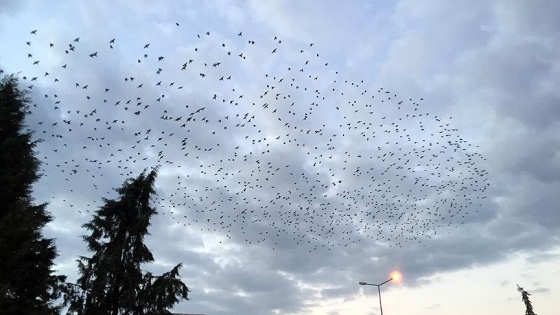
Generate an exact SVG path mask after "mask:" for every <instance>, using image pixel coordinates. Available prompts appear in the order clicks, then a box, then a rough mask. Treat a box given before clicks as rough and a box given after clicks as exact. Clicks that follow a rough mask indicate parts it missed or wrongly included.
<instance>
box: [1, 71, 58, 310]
mask: <svg viewBox="0 0 560 315" xmlns="http://www.w3.org/2000/svg"><path fill="white" fill-rule="evenodd" d="M29 102H30V100H29V99H28V98H27V96H26V91H24V90H23V91H22V90H20V89H19V88H18V80H17V78H16V77H15V76H13V75H11V76H5V77H4V78H2V80H1V81H0V310H2V314H58V313H59V311H60V308H59V306H58V305H56V303H55V301H56V299H57V298H58V297H60V292H61V291H60V289H61V285H62V282H63V281H64V277H62V276H55V275H53V265H54V259H55V257H56V256H57V253H56V247H55V244H54V241H53V240H52V239H48V238H44V237H43V234H42V229H43V227H44V226H45V225H46V224H47V223H48V222H50V221H51V220H52V217H51V215H50V214H49V213H48V212H47V211H46V209H45V208H46V204H39V205H35V204H34V203H33V198H32V197H31V193H32V185H33V183H35V182H36V181H37V180H38V179H39V174H38V169H39V160H38V159H37V158H36V157H35V153H34V151H33V150H34V148H35V146H36V144H37V142H35V141H33V140H32V132H31V131H28V130H24V129H25V128H26V127H25V122H24V120H25V116H26V113H27V110H28V104H29Z"/></svg>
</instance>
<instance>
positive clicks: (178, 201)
mask: <svg viewBox="0 0 560 315" xmlns="http://www.w3.org/2000/svg"><path fill="white" fill-rule="evenodd" d="M175 27H177V28H179V29H180V25H179V24H178V23H177V24H176V25H175ZM23 42H25V44H23V43H22V45H21V46H22V49H24V51H25V54H26V57H25V56H22V59H26V64H27V66H26V68H25V69H26V70H25V71H22V73H20V74H19V77H20V83H21V84H22V87H23V88H25V89H28V90H29V91H31V92H32V94H31V95H32V98H33V104H32V105H31V106H30V108H29V117H28V126H29V128H30V129H32V130H34V131H35V136H36V138H37V139H39V138H40V139H41V140H42V141H41V142H40V143H38V147H37V151H38V157H39V159H40V160H41V161H42V167H43V171H42V172H43V174H44V175H43V178H42V180H41V182H42V183H44V184H45V185H47V187H50V188H49V189H50V190H51V191H52V196H53V198H56V200H57V202H51V205H50V207H51V209H50V211H51V212H53V213H54V214H55V216H63V215H65V214H64V213H66V212H67V211H72V212H74V211H75V212H79V213H81V215H82V216H89V215H91V213H92V212H93V211H94V210H96V208H98V207H99V206H100V205H101V203H102V198H101V197H107V194H110V188H113V187H118V186H119V185H120V184H122V182H123V181H124V179H126V178H130V177H135V176H136V175H138V174H139V173H140V172H141V171H142V170H143V169H145V168H150V167H153V166H156V165H160V176H159V177H158V181H157V186H158V195H157V197H156V198H154V202H155V206H156V208H157V209H158V211H159V213H160V214H161V215H164V216H168V218H169V220H171V222H172V224H173V227H175V228H177V229H184V228H188V229H200V230H201V231H203V232H216V233H220V235H224V236H226V237H228V238H234V239H236V240H241V241H244V242H247V243H251V244H254V243H261V242H266V243H267V244H270V245H271V246H273V247H280V246H292V245H294V243H295V244H302V245H307V246H309V247H310V248H309V249H310V250H316V249H319V248H328V249H329V250H330V249H331V248H333V247H339V246H348V245H350V244H353V243H356V242H359V241H361V240H363V239H373V240H374V241H376V242H379V243H380V244H388V245H389V246H402V245H403V244H404V243H406V242H411V241H413V242H422V240H424V239H426V238H430V237H434V236H437V235H438V231H440V230H443V229H449V228H453V227H457V226H459V225H461V224H463V223H464V222H465V220H466V218H467V217H468V216H469V215H474V214H475V213H476V212H478V211H479V210H482V209H483V203H484V199H485V198H486V195H485V193H486V190H487V188H488V186H489V183H488V173H487V172H486V171H485V170H484V169H483V168H481V167H480V163H481V161H483V160H484V158H483V157H482V156H481V155H480V154H479V153H477V152H476V148H475V146H473V145H471V144H470V143H469V142H468V141H466V140H465V139H463V138H462V137H461V135H460V134H459V131H458V130H457V129H454V128H453V125H452V124H451V121H452V118H443V117H439V116H437V115H435V114H432V113H430V112H428V111H427V110H425V109H423V106H422V105H421V101H423V99H419V100H414V99H411V98H406V97H401V96H399V95H397V94H396V93H393V92H391V91H389V90H386V89H384V88H381V87H379V88H372V87H371V85H368V84H367V83H365V82H363V81H362V80H358V81H355V80H354V81H352V80H350V79H348V78H345V77H344V75H343V74H342V73H339V72H338V71H336V69H334V68H333V66H331V65H329V63H328V61H325V60H323V59H322V57H321V55H320V54H319V53H318V51H317V45H314V44H313V43H309V44H304V45H303V44H302V45H301V47H298V48H294V47H296V46H297V43H292V42H290V43H283V42H282V40H281V39H279V38H277V37H271V38H270V39H267V40H262V43H261V42H260V41H257V40H255V39H252V38H249V37H248V36H247V35H246V34H245V33H243V32H239V33H235V34H232V36H229V37H228V36H226V35H223V34H217V35H214V32H205V33H201V34H191V35H190V37H188V39H186V40H184V42H182V43H181V42H179V43H178V44H177V45H178V47H175V48H174V49H169V47H167V45H165V44H164V43H156V42H153V43H148V42H144V43H133V44H131V43H130V42H129V41H124V40H123V44H121V41H120V40H119V38H112V37H108V38H107V40H106V43H105V44H104V45H101V46H99V45H98V44H96V43H95V41H94V40H93V39H92V38H89V37H88V38H80V37H75V38H68V39H65V40H61V39H58V40H57V41H53V42H50V41H49V35H47V34H42V33H41V31H40V30H33V31H31V33H30V34H29V35H28V38H27V39H25V40H23ZM124 42H126V44H125V43H124ZM166 52H167V53H166ZM55 208H56V209H55ZM440 234H441V232H440Z"/></svg>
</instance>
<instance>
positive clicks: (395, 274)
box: [391, 271, 402, 282]
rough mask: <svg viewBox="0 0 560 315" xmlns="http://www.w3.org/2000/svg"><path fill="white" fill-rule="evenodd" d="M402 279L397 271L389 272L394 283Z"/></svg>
mask: <svg viewBox="0 0 560 315" xmlns="http://www.w3.org/2000/svg"><path fill="white" fill-rule="evenodd" d="M401 279H402V274H401V273H400V272H398V271H393V272H391V280H393V281H395V282H400V281H401Z"/></svg>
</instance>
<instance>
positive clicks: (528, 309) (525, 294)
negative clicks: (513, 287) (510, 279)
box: [517, 284, 537, 315]
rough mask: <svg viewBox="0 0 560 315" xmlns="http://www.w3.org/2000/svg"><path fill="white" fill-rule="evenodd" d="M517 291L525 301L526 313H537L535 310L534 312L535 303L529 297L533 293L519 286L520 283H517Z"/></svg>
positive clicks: (532, 314)
mask: <svg viewBox="0 0 560 315" xmlns="http://www.w3.org/2000/svg"><path fill="white" fill-rule="evenodd" d="M517 291H519V292H520V293H521V300H522V301H523V303H525V315H537V314H535V312H533V304H532V303H531V300H530V299H529V295H531V293H529V292H527V291H525V290H524V289H523V288H522V287H520V286H519V284H518V285H517Z"/></svg>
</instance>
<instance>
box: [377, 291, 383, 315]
mask: <svg viewBox="0 0 560 315" xmlns="http://www.w3.org/2000/svg"><path fill="white" fill-rule="evenodd" d="M380 287H381V285H378V286H377V293H379V309H380V310H381V315H383V306H381V289H380Z"/></svg>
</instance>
